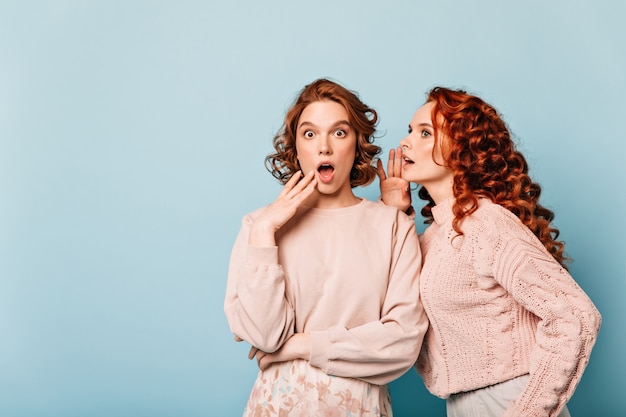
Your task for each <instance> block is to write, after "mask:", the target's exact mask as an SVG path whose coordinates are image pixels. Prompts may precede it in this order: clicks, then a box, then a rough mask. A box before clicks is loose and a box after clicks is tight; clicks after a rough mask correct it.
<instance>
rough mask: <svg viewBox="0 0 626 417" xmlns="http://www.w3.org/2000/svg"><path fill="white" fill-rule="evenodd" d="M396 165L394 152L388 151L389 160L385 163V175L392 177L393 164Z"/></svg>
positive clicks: (393, 150)
mask: <svg viewBox="0 0 626 417" xmlns="http://www.w3.org/2000/svg"><path fill="white" fill-rule="evenodd" d="M395 163H396V150H395V149H390V150H389V160H388V161H387V175H389V176H390V177H394V176H395V175H394V164H395Z"/></svg>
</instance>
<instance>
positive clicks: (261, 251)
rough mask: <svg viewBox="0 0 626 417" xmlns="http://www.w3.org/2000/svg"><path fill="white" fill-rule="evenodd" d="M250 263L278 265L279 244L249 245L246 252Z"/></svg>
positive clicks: (247, 262)
mask: <svg viewBox="0 0 626 417" xmlns="http://www.w3.org/2000/svg"><path fill="white" fill-rule="evenodd" d="M246 264H248V265H276V264H278V246H252V245H248V252H247V253H246Z"/></svg>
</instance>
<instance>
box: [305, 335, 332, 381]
mask: <svg viewBox="0 0 626 417" xmlns="http://www.w3.org/2000/svg"><path fill="white" fill-rule="evenodd" d="M310 335H311V357H310V359H309V363H310V364H311V366H315V367H316V368H320V369H321V370H322V371H324V372H325V373H327V374H330V373H329V372H330V359H329V356H328V354H329V353H330V331H328V330H323V331H316V332H311V333H310Z"/></svg>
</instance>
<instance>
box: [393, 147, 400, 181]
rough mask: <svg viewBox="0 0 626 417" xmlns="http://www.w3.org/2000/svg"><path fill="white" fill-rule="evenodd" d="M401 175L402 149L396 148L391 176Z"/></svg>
mask: <svg viewBox="0 0 626 417" xmlns="http://www.w3.org/2000/svg"><path fill="white" fill-rule="evenodd" d="M400 175H402V148H401V147H400V146H398V149H397V150H396V152H395V158H394V161H393V176H394V177H400Z"/></svg>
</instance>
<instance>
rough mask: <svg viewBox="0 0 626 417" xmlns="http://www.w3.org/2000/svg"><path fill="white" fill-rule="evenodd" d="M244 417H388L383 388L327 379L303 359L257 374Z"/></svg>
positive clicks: (386, 398)
mask: <svg viewBox="0 0 626 417" xmlns="http://www.w3.org/2000/svg"><path fill="white" fill-rule="evenodd" d="M243 415H244V417H272V416H278V417H287V416H289V417H359V416H361V417H391V416H392V412H391V399H390V397H389V390H388V388H387V386H386V385H382V386H381V385H375V384H370V383H368V382H365V381H361V380H359V379H353V378H342V377H336V376H330V375H327V374H325V373H324V372H322V371H321V370H320V369H318V368H315V367H313V366H311V365H309V363H308V361H305V360H294V361H289V362H279V363H275V364H273V365H272V366H270V367H269V368H268V369H267V370H266V371H261V372H259V375H258V376H257V379H256V381H255V382H254V386H253V387H252V392H251V393H250V398H249V399H248V404H247V405H246V410H245V412H244V414H243Z"/></svg>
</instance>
